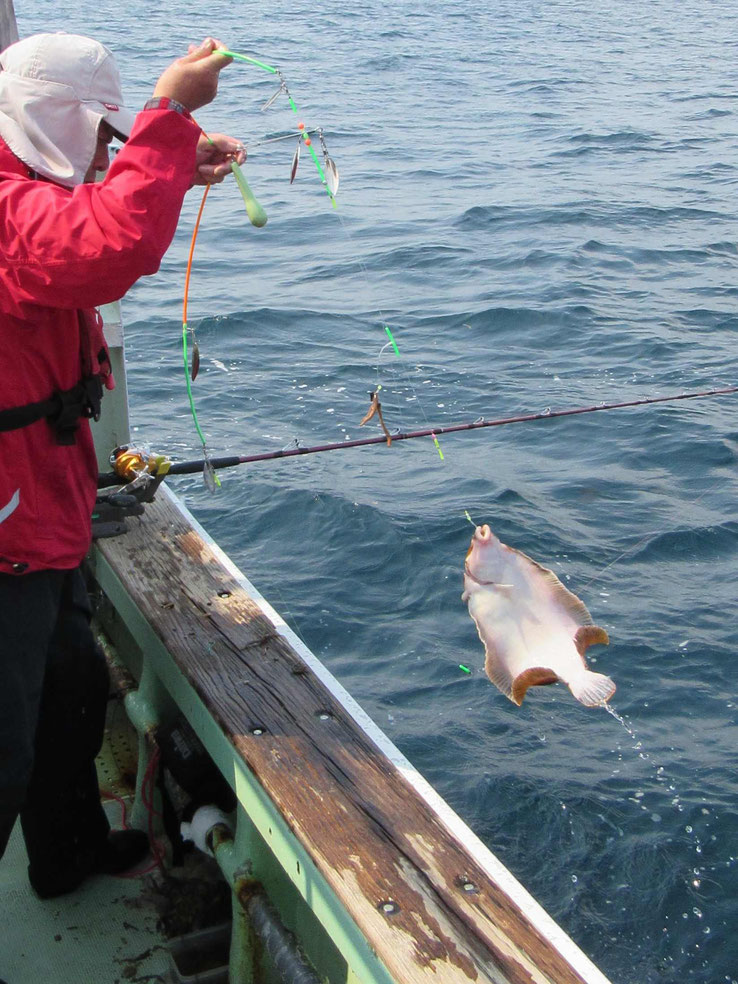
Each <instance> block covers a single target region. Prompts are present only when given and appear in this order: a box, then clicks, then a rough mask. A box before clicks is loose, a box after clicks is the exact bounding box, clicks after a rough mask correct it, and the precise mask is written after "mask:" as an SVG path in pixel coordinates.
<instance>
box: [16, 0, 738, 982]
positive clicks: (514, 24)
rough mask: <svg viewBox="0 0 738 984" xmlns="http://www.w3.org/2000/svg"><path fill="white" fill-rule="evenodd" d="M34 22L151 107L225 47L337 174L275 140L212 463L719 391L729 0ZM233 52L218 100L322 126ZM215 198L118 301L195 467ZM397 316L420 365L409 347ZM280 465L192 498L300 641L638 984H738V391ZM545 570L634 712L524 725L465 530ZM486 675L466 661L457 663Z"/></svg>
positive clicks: (731, 56)
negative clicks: (319, 139)
mask: <svg viewBox="0 0 738 984" xmlns="http://www.w3.org/2000/svg"><path fill="white" fill-rule="evenodd" d="M85 6H89V9H82V8H81V7H80V6H79V5H73V4H70V3H68V2H67V0H54V3H53V4H52V3H51V2H49V0H38V2H36V3H35V4H33V5H30V4H28V5H25V4H23V3H21V2H18V4H17V14H18V19H19V26H20V30H21V33H22V34H27V33H31V32H33V31H36V30H40V29H56V28H62V27H63V28H66V29H67V30H76V31H80V32H83V33H88V34H92V35H94V36H96V37H98V38H100V39H101V40H103V41H105V42H107V43H108V44H109V45H110V46H111V47H112V48H113V49H114V50H115V51H116V53H118V54H119V56H120V62H121V68H122V74H123V77H124V84H125V88H126V91H127V92H128V93H130V102H131V103H132V104H133V105H135V104H136V103H137V102H138V103H139V104H140V103H142V102H143V100H144V99H145V98H146V97H147V95H148V94H149V93H150V90H151V87H152V84H153V82H154V80H155V78H156V76H157V74H158V72H159V71H160V70H161V69H162V68H163V67H164V66H165V65H166V64H168V62H169V61H170V60H171V59H172V58H174V57H175V56H177V55H178V54H179V53H181V52H183V51H184V50H185V48H186V44H187V43H188V42H189V41H199V40H201V38H202V37H204V36H205V35H207V34H213V35H215V36H219V37H221V38H222V39H223V40H224V41H225V42H226V43H227V44H228V45H230V46H231V47H232V48H234V49H235V50H239V51H244V52H247V53H250V54H252V55H255V56H256V57H258V58H261V59H263V60H265V61H266V62H269V63H270V64H275V65H278V66H279V67H280V68H281V69H282V71H283V72H284V75H285V77H286V79H287V82H288V85H289V87H290V91H291V93H292V95H293V97H294V99H295V102H296V104H297V106H298V109H299V115H300V119H301V120H302V121H304V122H305V123H306V125H307V126H322V127H323V128H324V132H325V138H326V142H327V145H328V147H329V150H330V153H331V156H332V157H333V158H334V159H335V161H336V163H337V165H338V167H339V170H340V174H341V186H340V190H339V194H338V198H339V203H340V205H339V208H338V209H337V210H334V209H332V208H331V206H330V202H329V200H328V197H327V196H326V194H325V192H324V191H323V189H322V188H321V185H320V181H319V179H318V177H317V173H316V172H315V169H314V168H313V165H312V163H311V161H310V159H309V157H308V156H307V154H306V153H303V157H302V160H301V163H300V168H299V170H298V175H297V178H296V180H295V182H294V184H292V185H290V182H289V172H290V163H291V159H292V153H293V150H294V142H293V141H285V142H284V143H276V144H269V145H262V146H252V148H251V150H250V156H249V161H248V163H247V165H246V173H247V176H248V178H249V181H250V183H251V186H252V188H253V190H254V192H255V194H256V195H257V197H258V198H259V199H260V200H261V202H262V204H263V205H264V207H265V209H266V211H267V213H268V216H269V222H268V224H267V226H266V227H265V228H263V229H260V230H259V229H254V228H253V227H252V226H251V225H250V224H249V223H248V221H247V219H246V216H245V214H244V210H243V206H242V203H241V200H240V197H239V195H238V192H237V190H236V188H235V187H234V186H233V185H232V184H231V185H224V186H220V187H218V188H217V189H215V190H214V192H213V193H212V195H211V196H210V198H209V200H208V203H207V206H206V209H205V213H204V219H203V227H202V231H201V235H200V239H199V242H198V246H197V252H196V256H195V264H194V272H193V278H192V285H191V293H190V323H191V324H193V325H194V326H195V327H196V330H197V334H198V338H199V344H200V349H201V358H202V368H201V371H200V375H199V377H198V379H197V380H196V382H195V384H194V393H195V399H196V402H197V408H198V413H199V416H200V422H201V425H202V427H203V430H204V432H205V433H206V436H207V440H208V446H209V448H210V450H211V452H212V453H213V454H225V453H244V454H248V453H253V452H259V451H263V450H276V449H279V448H283V447H286V446H289V445H290V444H292V443H293V442H294V441H295V440H299V441H300V442H301V443H303V444H314V443H327V442H330V441H335V440H339V441H340V440H343V439H348V438H357V437H361V436H364V435H365V434H366V433H369V434H374V433H379V431H378V430H377V429H376V427H375V424H374V422H371V423H370V424H368V425H366V426H365V427H363V428H360V426H359V422H360V420H361V418H362V417H363V415H364V413H365V412H366V411H367V409H368V407H369V395H368V394H369V391H370V390H373V389H375V388H376V386H377V385H378V384H379V385H381V386H382V390H381V396H382V404H383V409H384V414H385V417H386V420H387V422H388V425H389V426H390V427H391V428H395V427H398V428H401V429H403V430H407V429H411V428H416V427H417V428H422V427H426V426H428V425H429V424H431V425H435V426H442V425H445V424H451V423H457V422H465V421H472V420H475V419H477V418H478V417H480V416H481V415H484V416H486V417H494V416H506V415H510V414H517V413H521V412H537V411H540V410H542V409H544V408H546V407H551V408H552V409H558V408H562V407H569V406H578V405H590V404H595V403H598V402H601V401H607V402H610V401H619V400H630V399H639V398H641V397H647V396H655V395H665V394H671V393H680V392H684V391H689V390H699V389H705V388H710V387H713V386H716V385H730V384H732V383H733V382H735V380H736V371H735V370H736V354H735V353H736V328H737V327H738V318H737V317H736V302H737V300H738V41H736V35H735V13H736V8H735V6H734V5H733V4H730V3H728V4H717V3H712V2H707V3H704V2H703V3H696V2H694V0H686V2H684V3H681V4H678V5H676V4H674V3H668V2H666V0H654V2H651V3H649V4H639V3H635V2H629V0H619V2H616V0H603V2H601V3H597V4H594V5H593V4H590V3H584V2H578V0H571V2H565V0H553V2H550V3H546V4H543V3H538V2H536V0H519V2H517V3H514V4H513V3H510V2H506V0H485V2H484V3H482V2H481V0H461V2H459V3H443V2H441V0H424V2H422V3H421V2H419V0H407V2H405V3H403V4H401V5H400V4H397V5H395V4H385V3H380V2H378V0H368V2H365V3H363V4H351V5H347V4H343V3H337V2H336V0H328V2H326V3H322V4H320V5H317V6H316V5H312V4H307V3H304V2H302V0H293V2H292V3H290V4H287V3H283V2H280V0H277V2H273V3H265V4H262V5H258V6H257V5H243V4H235V3H234V4H225V3H222V2H219V0H215V2H213V3H211V4H209V5H207V7H203V6H201V5H190V6H188V7H187V8H180V7H179V6H178V5H175V4H173V3H171V2H170V0H164V2H163V3H161V4H158V5H156V6H155V7H153V8H152V7H151V6H150V5H146V6H144V5H143V4H141V3H140V2H138V0H131V2H130V3H129V4H126V5H120V4H117V5H112V4H110V3H108V2H107V0H101V2H99V3H97V4H95V5H85ZM275 89H276V86H275V84H274V77H273V76H271V75H269V74H268V73H266V72H263V71H260V70H259V69H256V68H252V67H247V66H243V65H235V64H234V65H232V66H231V67H230V68H229V69H228V70H227V71H226V72H224V73H223V76H222V83H221V91H220V95H219V97H218V100H217V102H216V103H215V104H213V105H212V106H211V107H207V108H206V109H203V110H201V111H200V113H199V114H198V121H199V122H200V123H201V125H202V126H203V127H204V128H205V129H208V130H213V129H222V130H224V131H225V132H230V133H234V134H236V135H238V136H240V137H241V138H242V139H243V140H244V141H246V142H247V143H251V144H252V145H255V144H256V143H257V142H258V141H260V140H262V139H264V138H265V137H268V136H275V135H280V134H284V133H286V132H289V131H290V129H291V128H293V127H294V124H295V122H296V119H295V116H294V114H292V113H291V111H290V109H289V106H288V105H287V104H286V102H285V101H284V100H280V101H278V102H277V104H276V105H275V106H274V107H272V108H271V109H269V110H268V111H267V112H264V113H262V112H261V111H260V107H261V105H262V104H263V103H264V102H265V101H266V100H267V98H268V97H269V96H270V95H271V94H272V92H274V91H275ZM199 197H200V196H199V193H198V192H197V191H193V192H191V193H190V196H189V198H188V201H187V203H186V206H185V209H184V211H183V215H182V221H181V223H180V228H179V231H178V234H177V237H176V239H175V242H174V244H173V246H172V248H171V250H170V252H169V254H168V255H167V257H166V258H165V260H164V263H163V264H162V269H161V271H160V273H159V274H158V275H157V276H155V277H153V278H149V279H147V280H146V281H145V282H142V283H140V284H139V285H137V286H136V287H135V288H134V290H133V291H132V292H131V294H130V296H129V297H128V298H127V299H126V301H125V307H124V316H125V320H126V323H127V346H128V359H129V385H130V391H131V400H132V417H133V423H134V425H135V428H136V431H135V436H136V438H137V439H138V440H139V441H142V442H147V443H148V444H149V445H151V446H152V447H153V448H155V449H156V450H159V451H165V452H168V453H170V454H171V455H172V456H174V457H176V458H191V457H198V456H199V444H198V440H197V437H196V434H195V431H194V427H193V425H192V421H191V418H190V416H189V411H188V407H187V398H186V390H185V384H184V378H183V373H182V369H181V352H180V329H181V303H182V291H183V279H184V264H185V259H186V254H187V249H188V245H189V237H190V235H191V230H192V226H193V223H194V217H195V214H196V210H197V206H198V204H199ZM384 324H388V325H390V326H391V329H392V332H393V335H394V337H395V339H396V341H397V344H398V347H399V351H400V357H399V358H398V357H397V356H396V355H395V354H394V352H393V350H392V348H391V346H389V345H388V344H387V336H386V334H385V331H384V328H383V325H384ZM440 445H441V448H442V451H443V460H441V458H440V457H439V454H438V452H437V450H436V448H435V447H434V445H433V442H432V441H430V440H422V441H420V440H419V441H409V442H405V443H402V444H397V445H395V446H394V447H392V448H391V449H388V448H386V447H384V446H381V445H380V446H375V447H370V448H362V449H357V450H351V451H342V452H334V453H330V454H321V455H314V456H310V457H305V458H298V459H291V460H287V461H276V462H267V463H263V464H259V465H252V466H249V467H244V468H239V469H232V470H231V471H228V472H223V473H222V475H221V477H222V488H221V490H220V491H219V492H218V493H217V494H216V495H214V496H212V495H210V494H209V493H208V492H207V491H206V490H205V488H204V486H203V483H202V481H201V479H199V478H197V477H190V478H181V479H176V480H174V479H173V480H172V485H173V487H175V489H176V491H177V492H178V493H179V494H181V495H182V497H183V498H184V500H185V502H186V503H187V504H188V505H189V507H190V508H191V509H192V510H193V511H194V513H195V514H196V515H197V516H198V518H199V519H200V520H201V521H202V522H203V524H204V525H205V526H206V528H207V529H208V530H209V531H210V533H211V534H212V535H213V536H214V537H215V538H216V539H218V540H219V542H220V543H221V544H222V545H223V546H224V548H225V549H226V550H227V551H228V552H229V553H230V554H231V555H232V556H233V558H234V559H235V561H236V562H237V563H238V564H239V565H240V566H241V567H242V569H243V570H244V571H245V572H246V573H247V574H248V576H249V577H250V578H251V579H252V581H253V582H254V583H255V584H256V585H257V587H258V588H259V589H260V590H261V591H262V592H263V593H264V594H265V595H266V596H267V597H268V598H269V599H270V600H271V601H272V602H273V604H274V605H275V607H277V608H278V609H279V610H280V611H281V612H282V614H283V615H284V616H285V617H286V618H287V619H288V621H289V622H290V624H291V625H292V626H293V627H294V628H295V630H296V631H297V632H298V633H299V635H300V636H301V637H302V638H303V639H304V640H305V641H306V642H307V644H308V645H309V646H310V647H311V648H312V649H313V650H314V651H315V652H316V653H317V655H318V656H319V657H320V658H321V659H322V660H324V662H325V663H326V664H327V665H328V666H329V667H330V669H331V670H332V671H333V672H334V674H335V675H336V676H337V677H338V678H339V679H340V680H341V681H342V683H343V684H344V685H345V686H347V687H348V689H349V690H350V691H351V692H352V693H353V694H354V696H355V697H356V698H357V699H358V700H359V702H360V703H361V704H362V705H363V706H364V707H365V708H366V710H367V711H369V712H370V713H371V715H372V716H373V717H374V718H375V719H376V721H377V722H378V723H379V725H380V726H381V727H382V728H383V729H384V730H385V731H386V732H387V734H388V735H389V736H390V737H391V738H392V739H393V740H394V741H395V742H396V744H397V745H398V746H399V747H400V748H401V749H402V750H403V752H405V754H406V755H407V756H408V757H409V758H410V759H411V761H412V762H413V763H414V764H415V765H416V766H417V767H418V768H419V769H420V771H421V772H423V773H424V774H425V775H426V776H427V777H428V779H429V780H431V781H432V782H433V783H434V784H435V786H436V787H437V788H438V789H439V790H440V792H441V793H442V794H443V795H444V796H445V797H446V799H447V800H448V801H449V803H450V804H451V805H452V806H453V807H454V808H455V809H456V810H457V811H458V812H459V813H460V814H461V816H462V817H464V819H465V820H466V821H467V822H468V823H469V824H470V825H471V827H472V828H473V829H474V831H475V832H476V833H477V834H478V835H479V836H480V837H481V838H482V839H483V840H484V841H485V842H486V843H487V844H488V845H489V846H490V848H491V849H492V850H493V851H494V852H495V853H496V854H497V855H498V856H499V857H500V858H501V860H502V861H503V862H504V863H505V864H506V865H507V866H508V867H509V868H510V869H511V870H512V871H513V872H514V873H515V874H516V875H517V876H518V877H519V878H520V880H521V881H522V882H523V883H524V884H525V885H526V887H527V888H528V889H529V890H530V891H531V892H532V893H533V894H534V895H535V896H536V897H537V898H538V899H539V901H540V902H541V903H542V904H543V905H544V906H545V907H546V908H547V909H548V911H549V912H550V913H551V914H552V915H553V916H554V917H555V918H556V919H557V920H558V921H559V922H560V923H561V925H562V926H563V927H564V928H565V929H566V930H567V932H568V933H569V934H570V935H571V936H572V937H573V938H574V939H575V940H576V941H577V943H579V945H580V946H581V947H582V948H583V949H584V950H585V952H586V953H587V954H588V955H589V956H590V957H591V958H592V959H593V960H594V961H595V962H596V963H597V964H598V966H599V967H600V968H601V969H602V970H603V972H604V973H606V974H607V975H608V976H609V977H610V978H611V979H612V981H613V982H617V984H661V982H684V981H689V982H695V984H730V982H734V981H735V980H738V936H737V935H736V933H735V930H736V925H737V923H738V863H737V862H736V857H738V819H737V818H736V815H737V813H738V779H737V777H736V744H738V724H737V720H738V699H737V696H736V685H735V677H736V648H737V647H738V617H737V616H738V584H737V583H736V565H737V563H738V521H737V520H736V512H735V502H736V494H737V493H738V482H737V481H736V454H737V453H738V415H737V413H736V397H735V396H733V397H723V398H719V399H717V398H713V399H703V400H695V401H692V402H687V403H674V404H663V405H659V406H649V407H643V408H640V409H635V410H620V411H611V412H606V413H597V414H591V415H584V416H577V417H571V418H565V419H552V420H542V421H539V422H537V423H527V424H519V425H512V426H508V427H504V428H494V429H489V430H484V431H475V432H470V433H465V434H458V435H453V436H446V437H443V438H442V439H441V441H440ZM465 511H466V512H468V513H469V515H470V516H471V517H472V519H473V521H474V522H476V523H482V522H487V523H489V524H490V525H491V526H492V528H493V530H494V531H495V532H496V533H497V534H498V535H499V536H500V537H501V538H502V539H503V540H504V541H505V542H506V543H508V544H510V545H512V546H515V547H517V548H519V549H521V550H524V551H525V552H526V553H528V554H529V555H531V556H532V557H534V558H535V559H537V560H538V561H540V562H541V563H543V564H545V565H547V566H550V567H552V568H553V569H554V570H555V571H556V573H557V574H558V576H559V577H560V578H561V580H562V581H563V582H564V583H565V584H566V585H567V587H569V588H570V589H571V590H573V591H575V592H576V593H577V594H579V595H580V596H581V597H582V599H583V600H584V601H585V602H586V604H587V605H588V607H589V608H590V611H591V612H592V615H593V618H594V620H595V621H596V622H598V623H599V624H602V625H603V626H605V628H606V629H607V631H608V633H609V634H610V638H611V644H610V646H609V647H608V648H607V649H599V650H598V651H597V654H596V659H595V660H593V661H592V662H593V663H594V664H595V666H596V669H598V670H600V671H604V672H607V673H608V674H610V675H611V676H612V677H613V678H614V680H615V681H616V683H617V688H618V689H617V693H616V694H615V697H614V698H613V701H612V706H613V708H614V710H615V711H616V712H617V714H618V715H620V717H621V718H622V723H621V722H619V721H618V720H616V719H615V718H614V717H612V716H609V715H608V714H606V713H604V711H602V710H598V709H594V710H591V709H586V708H584V707H582V706H580V705H579V704H577V703H576V701H574V699H573V698H572V697H571V695H570V694H569V692H568V690H566V689H565V688H563V687H561V686H559V687H548V688H537V689H535V690H533V691H531V692H530V693H529V695H528V696H527V698H526V700H525V702H524V705H523V707H521V708H517V707H515V706H514V705H513V704H512V703H510V702H509V701H508V700H507V699H506V698H505V697H503V696H502V695H501V694H500V693H498V691H497V690H496V689H495V688H494V687H493V686H492V685H491V684H490V683H489V682H488V681H487V679H486V677H485V675H484V672H483V668H482V664H483V653H482V649H481V645H480V643H479V640H478V638H477V635H476V631H475V629H474V625H473V623H472V621H471V620H470V618H469V616H468V613H467V611H466V608H465V606H464V605H463V604H462V602H461V600H460V595H461V573H462V568H463V562H464V556H465V552H466V549H467V547H468V543H469V538H470V536H471V533H472V528H471V526H470V525H469V523H468V521H467V518H466V517H465ZM459 664H464V665H466V666H468V667H470V668H471V670H472V672H471V674H466V673H464V672H463V671H462V670H461V669H460V668H459Z"/></svg>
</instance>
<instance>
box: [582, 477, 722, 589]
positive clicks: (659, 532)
mask: <svg viewBox="0 0 738 984" xmlns="http://www.w3.org/2000/svg"><path fill="white" fill-rule="evenodd" d="M718 485H720V480H718V481H716V482H713V483H712V484H711V485H709V486H708V488H706V489H705V491H704V492H702V494H701V495H699V496H697V498H696V499H693V500H690V505H692V506H696V505H697V504H698V503H699V502H701V501H702V499H704V498H705V496H706V495H707V494H708V493H709V492H713V491H714V490H715V489H716V488H717V487H718ZM668 532H669V527H662V528H660V529H657V530H650V531H649V532H648V533H646V534H645V535H644V536H642V537H641V538H640V539H639V540H638V541H637V542H636V543H634V544H633V545H632V546H630V547H628V548H627V549H626V550H623V552H622V553H620V554H618V555H617V557H615V559H614V560H611V561H610V563H609V564H605V566H604V567H603V568H602V570H600V571H598V572H597V573H596V574H595V575H594V576H593V577H591V578H590V580H589V581H587V583H586V584H584V585H583V586H582V589H581V590H582V591H586V590H587V588H589V587H590V585H592V584H594V583H595V581H598V580H599V579H600V578H601V577H602V575H603V574H604V573H605V572H606V571H609V570H610V569H611V568H612V567H614V566H615V565H616V564H619V563H620V561H621V560H624V558H625V557H627V556H629V554H632V553H635V551H636V550H638V549H639V547H642V546H643V544H644V543H647V542H648V540H650V539H651V537H652V536H663V534H664V533H668Z"/></svg>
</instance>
